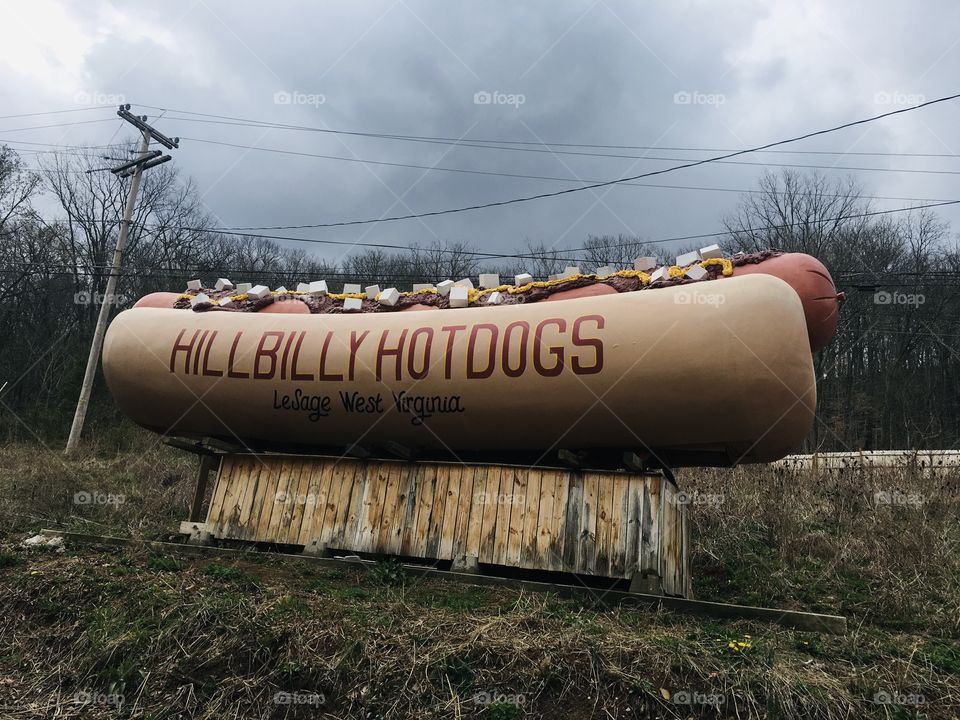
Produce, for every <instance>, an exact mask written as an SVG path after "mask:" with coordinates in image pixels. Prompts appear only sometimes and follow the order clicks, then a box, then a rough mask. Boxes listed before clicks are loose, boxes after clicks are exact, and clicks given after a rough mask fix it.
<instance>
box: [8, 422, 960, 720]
mask: <svg viewBox="0 0 960 720" xmlns="http://www.w3.org/2000/svg"><path fill="white" fill-rule="evenodd" d="M193 470H194V468H193V462H192V459H191V458H186V457H184V456H183V455H182V454H181V453H177V452H175V451H172V450H168V449H166V448H163V447H159V448H158V447H157V446H156V445H155V444H154V443H152V442H151V441H150V439H149V438H145V437H141V436H136V435H131V436H130V439H128V440H126V441H124V442H123V443H120V444H114V445H109V446H108V445H106V444H104V445H101V446H100V447H98V448H96V449H95V450H94V451H92V452H90V454H88V455H86V456H83V457H80V458H77V459H76V460H73V459H71V460H69V461H64V460H63V459H62V458H61V457H60V456H59V453H56V452H43V451H38V450H37V449H36V448H34V447H27V446H9V445H8V446H6V447H4V448H0V491H2V493H3V496H4V498H5V499H6V500H7V501H6V502H5V503H4V504H3V506H2V509H0V527H2V528H3V533H4V536H3V538H2V539H0V546H2V547H0V603H2V604H3V607H4V609H5V615H6V618H7V622H5V623H4V624H3V625H2V627H0V716H2V717H4V718H6V717H10V718H41V717H43V718H46V717H62V718H81V717H82V718H100V717H103V718H108V717H109V718H115V717H137V718H156V719H159V718H181V717H182V718H210V719H212V718H223V717H238V718H239V717H243V718H285V717H290V718H300V717H303V718H306V717H329V718H409V717H417V718H457V717H464V718H472V717H480V718H493V719H495V720H496V719H500V720H505V719H510V718H541V717H542V718H588V717H598V718H632V717H641V718H646V717H657V718H659V717H664V718H689V717H697V718H700V717H703V718H713V717H740V718H765V717H769V718H789V719H793V718H798V719H799V718H804V719H806V718H824V719H830V720H833V719H838V720H839V718H861V717H869V718H885V719H890V720H900V719H905V718H919V717H923V716H926V717H929V718H956V717H958V715H960V689H958V688H960V641H958V639H960V609H958V608H960V588H958V577H960V561H958V553H957V548H958V542H960V523H958V492H957V491H958V487H957V483H958V480H960V478H958V476H957V474H956V473H954V474H953V475H952V476H938V477H932V476H929V475H923V474H919V475H912V474H910V473H908V472H904V471H884V472H882V473H873V474H867V473H860V472H859V471H847V472H844V473H840V474H834V475H829V476H827V475H824V476H822V477H818V476H816V475H813V474H807V475H803V476H797V475H791V474H787V473H780V474H777V473H774V472H772V471H771V470H769V469H766V468H745V469H741V470H736V471H685V472H683V473H682V474H680V476H679V478H678V479H679V481H680V483H681V487H682V488H684V489H686V490H687V491H688V492H690V493H691V496H692V498H693V501H694V502H693V504H692V505H691V514H692V518H693V527H694V532H693V536H694V548H695V551H694V556H693V558H692V560H693V573H694V585H695V589H696V591H697V594H698V597H700V598H704V599H714V600H721V601H732V602H749V603H756V604H762V605H768V606H780V607H791V608H799V609H811V610H820V611H826V612H839V613H842V614H845V615H847V616H848V617H849V618H850V619H851V623H850V624H851V632H850V633H849V634H848V635H847V636H845V637H831V636H821V635H817V634H812V633H799V632H794V631H789V630H784V629H782V628H775V627H773V626H770V625H765V624H762V623H747V622H737V623H733V622H721V621H709V620H703V619H696V618H691V617H685V616H681V615H671V614H651V613H645V612H640V611H637V610H626V609H614V610H611V609H609V608H602V607H591V606H588V605H584V604H582V601H581V602H572V601H563V600H560V599H558V598H556V597H553V596H545V595H530V594H525V593H520V592H517V591H512V590H503V589H500V590H497V589H471V588H464V587H461V586H456V585H450V584H445V583H439V582H436V581H425V580H421V579H418V578H416V577H410V576H409V575H408V576H406V577H399V578H398V573H397V572H396V570H395V569H394V568H392V567H390V566H387V565H384V566H381V567H380V568H379V569H378V571H376V572H373V573H365V572H363V571H356V572H354V571H353V570H351V571H348V572H330V571H313V570H310V569H305V568H303V567H302V566H300V565H295V564H284V565H282V566H276V565H274V564H266V563H264V562H263V560H262V558H258V557H257V556H256V555H251V556H250V557H249V559H248V560H244V561H240V562H237V563H233V564H217V563H211V562H210V561H209V560H190V559H187V558H173V557H157V556H153V555H150V554H148V553H145V552H136V551H119V550H116V549H104V550H102V551H100V552H98V551H96V550H90V549H86V550H74V549H68V551H67V552H65V553H62V554H56V553H51V552H46V551H29V552H28V551H26V550H23V549H21V548H19V547H18V543H19V540H20V539H21V538H22V537H23V536H24V535H25V533H26V532H27V531H30V530H33V529H36V528H38V527H40V526H58V527H69V528H71V529H77V530H82V531H86V532H94V533H125V534H130V535H134V536H142V537H163V536H164V535H166V534H167V533H169V532H170V530H171V529H172V528H174V527H175V525H176V522H177V521H179V520H180V519H182V518H183V517H184V514H185V511H186V506H187V501H188V498H189V495H190V490H191V483H190V482H189V480H190V479H192V475H193ZM898 487H899V492H900V493H902V494H903V496H904V499H905V500H906V501H910V500H917V499H920V500H922V503H921V504H909V502H908V504H906V505H879V506H878V505H876V503H875V502H874V494H875V493H876V492H878V491H885V492H888V493H894V492H897V491H898V490H897V488H898ZM83 490H86V491H88V492H94V491H97V492H100V493H103V494H108V493H113V494H116V495H118V494H124V495H126V498H125V500H126V502H124V503H123V504H119V505H107V506H100V505H81V506H77V505H74V504H73V495H74V493H76V492H79V491H83ZM910 495H918V496H919V498H917V497H914V498H910V497H909V496H910ZM891 497H892V498H893V499H894V500H895V501H896V500H897V498H898V496H896V495H891ZM391 581H393V582H392V584H391ZM748 635H749V636H751V637H749V638H748V637H747V636H748ZM731 642H733V643H734V646H735V649H733V650H731V649H730V647H729V643H731ZM737 642H741V643H744V645H743V646H739V645H736V643H737ZM278 692H282V693H290V695H288V696H286V697H290V698H292V699H293V700H299V701H301V702H300V704H296V703H293V704H278V703H277V702H275V696H276V693H278ZM684 692H687V693H699V696H698V698H699V699H710V698H711V696H713V699H717V698H722V699H723V702H722V704H721V705H720V706H719V707H718V708H715V707H713V706H710V705H704V704H693V705H687V704H677V703H676V702H675V701H676V699H677V697H678V693H684ZM78 693H90V694H93V695H94V696H96V697H95V698H94V699H95V700H97V701H98V702H94V703H91V704H87V705H82V704H78V703H77V702H76V700H77V697H78V695H77V694H78ZM877 693H887V694H888V695H890V696H891V697H892V699H893V700H899V701H900V702H892V703H877V702H874V698H875V697H877ZM111 695H116V696H119V695H122V696H123V699H124V702H123V704H122V706H119V707H118V706H116V705H111V704H108V703H107V702H103V701H104V700H110V699H111V698H110V696H111ZM320 695H322V696H323V702H322V703H321V704H319V705H314V704H310V703H311V702H313V701H319V700H320V697H319V696H320ZM498 695H499V696H502V697H500V700H502V701H503V702H501V703H500V704H483V703H481V702H477V699H479V700H483V699H484V698H485V697H487V696H489V697H496V696H498ZM910 696H913V697H910ZM921 696H922V700H923V703H922V704H920V705H913V704H911V701H912V700H919V699H921ZM681 697H682V695H681ZM81 698H82V695H81ZM113 699H117V698H113ZM511 701H515V702H511Z"/></svg>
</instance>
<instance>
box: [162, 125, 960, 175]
mask: <svg viewBox="0 0 960 720" xmlns="http://www.w3.org/2000/svg"><path fill="white" fill-rule="evenodd" d="M172 119H174V120H185V119H186V120H188V118H172ZM184 139H185V140H187V139H190V140H193V141H194V142H213V141H208V140H205V139H203V138H184ZM393 139H401V140H406V139H409V140H411V141H413V142H424V143H431V144H442V145H455V146H457V147H469V148H480V149H483V150H514V151H516V152H527V153H544V154H547V155H551V156H557V155H575V156H582V157H591V158H618V159H624V160H652V161H657V162H686V161H688V160H690V158H682V157H660V156H655V155H646V154H645V155H623V154H611V153H593V152H577V151H571V150H544V149H541V148H527V147H509V146H500V145H477V144H473V143H470V142H436V143H435V141H432V140H421V139H413V138H393ZM221 144H224V145H229V143H221ZM233 147H241V148H246V149H250V150H258V149H261V148H257V147H251V146H248V145H234V146H233ZM651 149H665V148H651ZM680 149H683V148H680ZM280 152H282V151H280ZM722 152H734V151H722ZM751 152H752V151H751ZM757 152H759V151H757ZM835 154H838V155H839V154H842V153H835ZM330 159H332V160H337V159H345V158H337V157H331V158H330ZM364 162H372V161H364ZM715 162H717V163H718V164H722V165H747V166H761V167H788V168H803V169H810V170H856V171H873V172H906V173H932V174H943V175H960V172H952V171H949V170H940V171H938V170H913V169H897V168H875V167H856V166H845V165H836V164H834V165H810V164H801V163H781V162H750V161H744V160H740V161H734V160H718V161H715ZM427 169H430V168H427Z"/></svg>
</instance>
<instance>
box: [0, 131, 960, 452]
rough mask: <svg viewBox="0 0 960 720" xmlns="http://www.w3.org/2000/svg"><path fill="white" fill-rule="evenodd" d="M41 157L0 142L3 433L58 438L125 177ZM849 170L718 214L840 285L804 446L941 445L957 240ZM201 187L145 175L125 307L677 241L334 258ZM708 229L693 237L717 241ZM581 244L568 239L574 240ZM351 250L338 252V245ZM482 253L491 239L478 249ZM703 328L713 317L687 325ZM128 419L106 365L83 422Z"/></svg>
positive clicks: (94, 424) (747, 239)
mask: <svg viewBox="0 0 960 720" xmlns="http://www.w3.org/2000/svg"><path fill="white" fill-rule="evenodd" d="M130 150H131V147H128V146H117V147H115V148H112V149H110V150H108V151H107V152H105V153H104V152H102V151H100V152H94V151H92V150H91V151H89V152H79V151H76V152H75V151H71V152H69V153H64V154H57V155H50V156H48V159H46V160H42V161H40V164H41V168H40V170H39V171H33V170H28V169H27V168H26V166H25V164H24V163H23V162H22V160H21V159H20V158H19V157H18V156H17V154H16V153H15V152H14V151H13V150H10V149H8V148H6V147H0V338H2V343H3V350H4V352H3V353H0V387H3V385H4V383H6V388H5V389H3V390H0V432H2V433H3V434H4V436H6V437H20V438H30V437H34V438H36V439H40V440H43V441H44V442H59V441H60V439H61V438H62V437H63V436H65V434H66V433H67V431H68V430H69V426H70V419H71V417H72V413H73V408H74V405H75V403H76V398H77V394H78V391H79V385H80V380H81V378H82V375H83V369H84V365H85V361H86V356H87V349H88V347H89V342H90V338H91V336H92V333H93V326H94V323H95V320H96V315H97V312H98V303H99V302H100V301H101V300H102V298H101V296H100V294H99V293H101V292H102V289H103V287H104V286H105V284H106V277H107V275H108V272H109V265H110V262H111V259H112V254H113V248H114V245H115V243H116V238H117V234H118V231H119V223H120V217H121V215H122V210H123V203H124V199H125V195H126V186H125V185H124V183H123V182H122V181H120V180H118V179H117V178H115V177H114V176H113V175H112V174H111V173H109V172H87V171H88V170H92V169H97V168H102V167H103V166H104V164H105V161H104V160H102V159H101V156H102V155H109V156H112V157H124V156H125V155H127V154H128V152H129V151H130ZM874 210H875V209H874V208H872V207H871V205H870V202H869V201H868V200H867V199H865V198H864V197H863V193H862V191H861V188H860V187H859V186H857V185H856V183H855V182H854V181H852V180H841V181H830V180H827V179H826V178H824V177H823V176H820V175H804V174H799V173H796V172H792V171H786V172H784V173H782V174H780V175H772V174H768V175H765V176H764V177H763V178H762V179H761V182H760V184H759V186H758V188H757V189H756V190H755V191H754V192H752V193H748V194H745V195H744V196H743V197H742V198H741V200H740V202H739V204H738V205H737V206H736V207H735V209H734V210H733V211H732V212H731V213H730V214H729V216H728V217H726V218H724V219H723V223H724V225H723V226H724V228H725V231H726V234H725V235H724V236H722V237H720V238H717V240H716V241H719V242H720V244H721V245H722V246H723V247H724V248H725V249H727V250H728V251H730V252H733V251H736V250H759V249H765V248H771V247H772V248H779V249H782V250H787V251H796V252H806V253H809V254H811V255H814V256H816V257H818V258H820V259H821V260H822V261H823V262H824V263H825V264H826V265H827V267H828V268H830V270H831V271H832V272H833V273H834V276H835V279H836V280H837V282H838V287H839V289H840V290H843V291H845V292H846V295H847V302H846V304H845V306H844V309H843V313H842V319H841V327H840V332H839V334H838V337H837V339H836V341H835V342H834V343H833V344H832V345H831V346H830V347H829V348H828V349H827V350H825V351H823V352H821V353H818V354H817V356H816V357H815V364H816V369H817V378H818V385H819V411H818V421H817V423H816V426H815V428H814V430H813V432H812V433H811V436H810V437H809V438H808V439H807V441H806V448H805V450H807V451H812V450H814V449H820V450H851V449H880V448H914V447H916V448H940V447H957V446H958V444H960V393H958V391H957V388H958V387H960V300H958V297H957V293H958V290H960V280H958V278H960V253H958V250H957V246H956V241H955V239H954V238H953V237H952V236H951V234H950V229H949V227H948V225H947V224H946V223H945V222H944V221H943V220H942V219H941V218H939V217H938V216H937V215H936V214H935V213H933V212H930V211H929V210H918V211H914V212H911V213H901V214H873V215H870V214H868V213H871V212H873V211H874ZM217 224H218V221H216V220H215V219H214V218H213V216H212V214H211V213H210V212H209V211H208V210H207V209H206V208H205V207H204V205H203V201H202V196H201V194H200V193H199V192H198V190H197V188H196V187H194V185H193V184H192V183H191V182H190V181H189V180H185V179H183V178H182V177H180V176H179V175H178V173H177V171H176V169H175V168H174V167H173V166H171V165H170V164H166V165H161V166H159V167H156V168H153V169H151V170H150V171H149V172H148V173H145V175H144V179H143V183H142V185H141V192H140V196H139V199H138V203H137V211H136V214H135V216H134V220H133V226H132V231H131V235H130V242H129V246H128V251H127V254H126V257H125V260H124V270H123V274H122V277H121V280H120V283H119V288H118V293H117V296H118V297H117V298H116V301H117V304H118V306H119V307H120V308H124V307H129V306H130V305H131V304H132V303H133V302H134V301H135V300H136V299H137V298H138V297H140V296H142V295H144V294H146V293H149V292H154V291H157V290H180V289H183V288H184V287H185V285H186V281H187V280H188V279H191V278H194V277H200V278H204V279H208V280H211V281H212V280H213V279H215V278H216V277H223V276H226V277H230V278H232V279H234V280H235V281H245V280H246V281H257V282H262V283H265V284H269V285H270V286H271V287H279V286H280V285H285V286H287V287H295V286H296V283H297V282H299V281H302V280H310V279H327V280H328V281H330V284H331V286H332V287H339V285H340V284H342V283H344V282H360V283H362V284H364V285H367V284H380V285H381V286H382V287H387V286H391V285H395V286H397V287H399V288H401V289H402V288H408V287H409V286H410V285H412V284H413V283H415V282H430V281H436V280H440V279H444V278H454V279H456V278H460V277H465V276H476V275H477V274H478V273H479V272H481V271H483V272H500V273H501V275H502V276H504V277H509V276H511V275H512V274H514V273H517V272H521V271H526V272H530V273H532V274H534V275H535V276H538V277H545V276H547V275H549V274H551V273H555V272H559V271H560V270H562V269H563V268H564V267H565V266H567V265H578V266H580V267H581V268H582V269H584V270H585V271H589V270H592V269H594V268H595V267H597V266H600V265H607V264H610V265H615V266H621V267H630V266H632V260H633V258H634V257H636V256H638V255H659V256H660V257H661V258H662V259H665V260H666V259H669V257H671V256H672V255H673V254H675V253H676V252H677V250H676V249H674V250H671V251H667V250H666V249H665V248H664V247H663V246H658V245H656V244H650V243H646V242H644V241H643V239H641V238H638V237H632V236H620V237H613V236H602V237H590V238H588V239H587V240H586V241H585V242H584V243H583V246H584V247H585V248H586V249H583V250H578V251H576V252H571V251H570V250H569V249H567V250H557V249H555V248H553V247H550V246H548V245H546V244H544V243H530V242H527V243H525V244H524V245H523V246H522V247H519V246H518V249H517V250H515V251H513V252H512V254H514V255H517V256H525V257H514V258H503V259H497V258H485V257H483V256H480V255H476V254H474V253H473V252H472V248H470V247H468V245H467V244H466V243H463V242H457V241H450V242H445V243H440V242H434V243H431V244H429V245H425V246H422V247H414V248H410V249H404V250H397V251H393V250H388V249H381V248H360V247H356V248H354V249H353V250H350V251H349V252H347V253H346V254H345V255H344V256H343V258H342V259H341V260H340V261H338V262H336V263H333V262H330V261H328V260H325V259H322V258H320V257H318V256H317V255H315V254H313V253H311V252H308V251H307V250H305V249H303V248H299V247H298V248H290V247H286V246H281V245H279V244H277V243H276V242H273V241H271V240H268V239H264V238H259V237H248V236H243V237H240V236H233V235H224V234H222V233H219V232H213V230H214V228H215V227H216V226H217ZM713 241H714V240H712V239H709V238H708V239H704V240H701V241H697V242H692V243H691V244H690V245H689V247H688V248H681V250H683V249H690V248H694V247H700V246H702V245H706V244H709V243H710V242H713ZM568 244H573V245H577V244H578V243H576V242H574V243H568ZM344 249H345V250H346V249H347V248H344ZM482 250H485V249H482ZM696 331H697V332H703V333H705V334H707V333H709V329H704V328H697V329H696ZM119 422H120V418H119V416H118V415H117V413H116V411H115V410H114V408H113V404H112V402H111V401H110V398H109V394H108V393H107V392H106V388H105V386H104V383H103V381H102V378H98V381H97V384H96V388H95V393H94V400H93V404H92V409H91V415H90V419H89V420H88V424H87V428H88V430H87V431H88V432H97V431H98V430H102V429H103V428H104V427H105V426H112V425H115V424H117V423H119Z"/></svg>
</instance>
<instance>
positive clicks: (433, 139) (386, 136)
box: [139, 105, 960, 158]
mask: <svg viewBox="0 0 960 720" xmlns="http://www.w3.org/2000/svg"><path fill="white" fill-rule="evenodd" d="M139 107H144V108H148V109H151V110H163V109H164V108H161V107H159V106H156V105H140V106H139ZM169 112H175V113H182V114H185V115H197V116H201V117H206V118H221V120H201V119H198V118H195V117H194V118H189V117H169V118H168V119H170V120H180V121H183V122H195V123H208V124H213V125H234V126H240V127H256V128H268V129H274V130H297V131H304V132H316V133H324V134H331V135H351V136H359V137H368V138H373V139H382V140H404V141H411V142H428V143H436V144H443V145H458V146H465V147H481V146H486V145H490V146H493V147H494V148H495V149H499V150H522V148H515V147H509V146H510V145H520V146H538V147H543V148H555V147H573V148H597V149H608V150H667V151H680V152H722V153H727V152H735V150H734V149H731V148H703V147H685V146H660V145H608V144H600V143H572V142H550V141H544V140H502V139H487V138H472V137H465V138H456V137H444V136H434V135H409V134H401V133H376V132H361V131H355V130H336V129H332V128H320V127H315V126H309V125H292V124H288V123H279V122H273V121H268V120H252V119H248V118H238V117H233V116H230V115H215V114H212V113H200V112H194V111H190V110H176V109H170V110H169ZM231 121H233V122H231ZM470 143H477V145H471V144H470ZM498 145H499V146H502V147H496V146H498ZM541 152H553V151H551V150H545V151H541ZM755 152H760V153H772V154H779V155H851V156H863V157H920V158H957V157H960V155H958V154H955V153H895V152H863V151H845V150H757V151H755ZM553 154H562V153H560V152H559V151H556V152H554V153H553ZM567 154H582V155H590V156H593V157H623V158H637V157H638V156H635V155H604V154H591V153H567ZM639 157H641V158H642V157H643V156H639Z"/></svg>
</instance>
